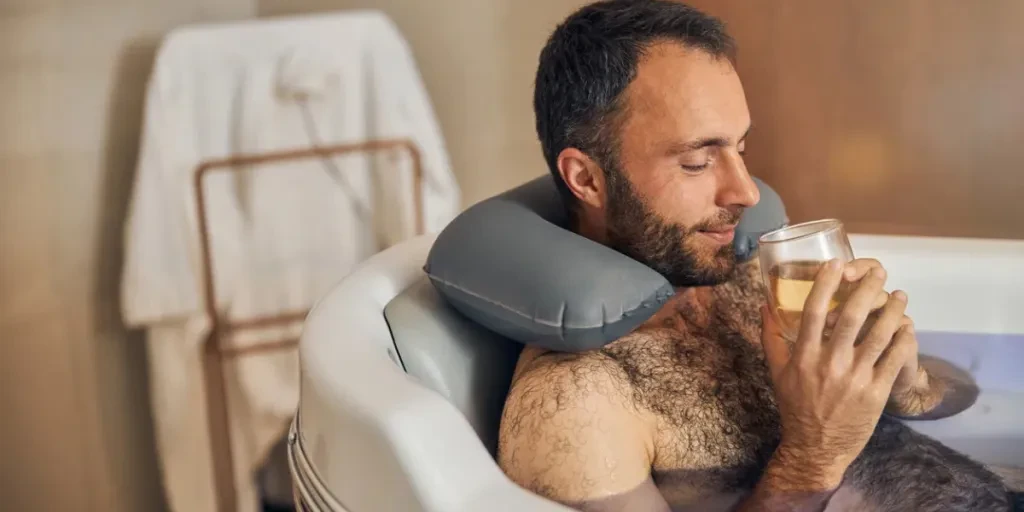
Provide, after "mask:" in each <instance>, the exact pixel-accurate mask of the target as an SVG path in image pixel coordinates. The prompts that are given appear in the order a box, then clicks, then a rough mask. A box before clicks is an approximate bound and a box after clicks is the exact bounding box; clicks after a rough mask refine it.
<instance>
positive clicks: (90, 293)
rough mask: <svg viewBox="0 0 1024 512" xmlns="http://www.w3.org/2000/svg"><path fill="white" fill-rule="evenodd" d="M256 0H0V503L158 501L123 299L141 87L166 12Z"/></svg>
mask: <svg viewBox="0 0 1024 512" xmlns="http://www.w3.org/2000/svg"><path fill="white" fill-rule="evenodd" d="M253 5H254V4H253V2H252V1H251V0H75V1H63V0H0V413H2V415H3V419H2V420H0V508H3V509H4V510H25V511H36V510H47V511H49V510H54V511H57V510H86V511H92V510H95V511H100V510H102V511H133V512H134V511H149V510H160V509H161V508H163V501H162V495H161V491H160V487H159V479H158V473H157V466H156V459H155V455H154V453H153V448H152V444H153V442H152V429H151V426H150V416H149V404H148V400H147V389H146V386H147V385H146V380H145V366H146V361H145V354H144V352H143V350H142V344H141V343H140V339H139V336H138V333H131V332H126V331H125V329H124V327H123V326H122V324H121V322H120V321H119V314H118V276H119V273H120V265H121V254H120V252H121V230H122V224H123V216H124V212H125V208H126V202H127V198H128V193H129V190H130V186H131V180H132V176H133V166H134V161H135V153H136V146H137V144H136V140H137V137H138V128H139V119H140V117H141V102H142V96H143V90H144V86H145V80H146V77H147V74H148V72H149V68H150V65H151V60H152V56H153V52H154V48H155V44H156V42H157V40H158V39H159V37H160V36H161V35H162V34H163V33H164V32H165V31H166V30H167V29H169V28H171V27H174V26H176V25H179V24H181V23H186V22H190V21H194V20H200V19H207V20H208V19H224V18H235V17H240V16H246V15H251V14H252V12H253Z"/></svg>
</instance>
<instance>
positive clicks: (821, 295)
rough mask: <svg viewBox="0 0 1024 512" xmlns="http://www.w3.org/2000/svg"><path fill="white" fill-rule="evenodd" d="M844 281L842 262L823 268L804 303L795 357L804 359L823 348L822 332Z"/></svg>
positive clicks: (834, 262) (828, 264)
mask: <svg viewBox="0 0 1024 512" xmlns="http://www.w3.org/2000/svg"><path fill="white" fill-rule="evenodd" d="M841 280H842V262H841V261H839V260H832V261H830V262H828V263H827V264H825V265H822V266H821V269H819V270H818V275H817V276H816V277H815V278H814V285H812V286H811V292H810V293H809V294H807V300H805V301H804V310H803V313H801V319H800V333H799V335H798V336H797V343H796V347H794V354H793V355H794V357H804V354H805V353H807V352H814V353H817V350H818V349H819V348H820V347H821V332H822V330H824V328H825V320H826V317H827V316H828V312H829V309H830V307H831V304H832V296H833V295H835V293H836V290H838V289H839V283H840V281H841Z"/></svg>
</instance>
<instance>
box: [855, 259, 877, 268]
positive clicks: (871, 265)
mask: <svg viewBox="0 0 1024 512" xmlns="http://www.w3.org/2000/svg"><path fill="white" fill-rule="evenodd" d="M858 261H860V262H861V264H862V265H865V266H867V267H868V268H881V267H882V262H881V261H878V260H877V259H875V258H859V259H858Z"/></svg>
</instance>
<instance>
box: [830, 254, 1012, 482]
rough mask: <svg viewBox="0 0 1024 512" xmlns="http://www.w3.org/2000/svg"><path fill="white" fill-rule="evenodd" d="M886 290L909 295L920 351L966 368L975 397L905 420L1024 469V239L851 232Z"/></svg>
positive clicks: (987, 459) (970, 451) (977, 455)
mask: <svg viewBox="0 0 1024 512" xmlns="http://www.w3.org/2000/svg"><path fill="white" fill-rule="evenodd" d="M850 239H851V242H852V244H853V246H854V252H855V254H856V256H857V257H858V258H865V257H870V258H876V259H878V260H879V261H881V262H882V264H883V265H884V266H885V267H886V270H888V273H889V280H888V283H887V286H886V287H887V288H888V289H889V290H895V289H901V290H905V291H906V292H907V295H908V296H909V298H910V301H909V303H908V314H909V315H910V316H911V317H912V318H913V319H914V323H915V326H916V328H917V332H918V341H919V342H920V347H921V352H922V353H925V354H931V355H935V356H938V357H941V358H943V359H946V360H948V361H951V362H953V363H955V364H957V365H958V366H960V367H962V368H964V369H966V370H968V371H969V372H970V373H971V374H972V375H973V376H974V378H975V379H977V382H978V385H979V386H980V387H981V394H980V395H979V397H978V401H977V402H976V403H975V405H974V406H972V407H971V408H970V409H968V410H966V411H964V412H962V413H961V414H958V415H956V416H953V417H950V418H946V419H942V420H936V421H911V422H907V423H908V424H909V425H910V426H912V427H913V428H914V429H916V430H918V431H919V432H922V433H924V434H927V435H930V436H932V437H934V438H936V439H939V440H940V441H942V442H943V443H945V444H947V445H948V446H950V447H952V448H954V449H956V450H959V451H961V452H964V453H966V454H967V455H969V456H971V457H972V458H974V459H975V460H978V461H980V462H983V463H986V464H990V465H993V466H1002V467H1007V466H1008V467H1020V468H1024V241H998V240H974V239H959V238H914V237H891V236H875V235H851V236H850Z"/></svg>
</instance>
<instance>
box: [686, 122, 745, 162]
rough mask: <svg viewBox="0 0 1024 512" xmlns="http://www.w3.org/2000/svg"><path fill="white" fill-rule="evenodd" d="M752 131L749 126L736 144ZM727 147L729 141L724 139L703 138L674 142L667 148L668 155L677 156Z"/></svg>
mask: <svg viewBox="0 0 1024 512" xmlns="http://www.w3.org/2000/svg"><path fill="white" fill-rule="evenodd" d="M752 129H754V125H753V124H751V125H750V126H748V127H747V131H745V132H743V136H742V137H740V138H739V140H738V141H736V143H737V144H739V143H740V142H743V141H744V140H745V139H746V138H747V135H750V130H752ZM728 145H729V139H727V138H725V137H704V138H701V139H696V140H691V141H686V142H682V143H680V142H675V143H672V144H671V145H670V146H669V147H668V153H669V154H671V155H678V154H680V153H686V152H687V151H694V150H698V149H702V148H706V147H725V146H728Z"/></svg>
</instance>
